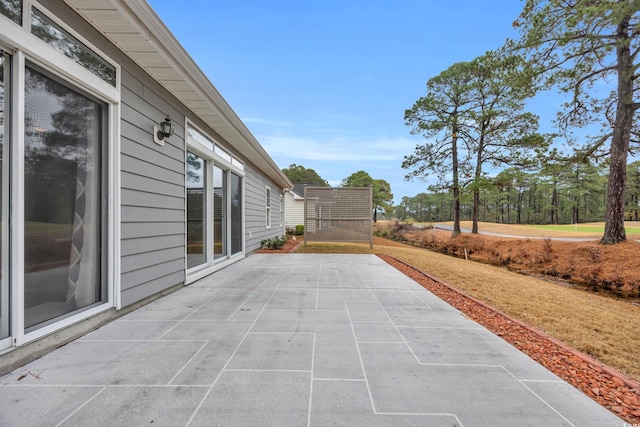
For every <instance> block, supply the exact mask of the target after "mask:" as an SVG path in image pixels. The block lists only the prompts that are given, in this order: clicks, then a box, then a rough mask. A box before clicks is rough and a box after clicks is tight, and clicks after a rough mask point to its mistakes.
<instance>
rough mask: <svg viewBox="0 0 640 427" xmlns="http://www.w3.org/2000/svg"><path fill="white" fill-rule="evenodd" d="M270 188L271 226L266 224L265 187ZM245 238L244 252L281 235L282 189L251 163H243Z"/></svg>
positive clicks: (282, 232) (248, 251) (282, 231)
mask: <svg viewBox="0 0 640 427" xmlns="http://www.w3.org/2000/svg"><path fill="white" fill-rule="evenodd" d="M267 185H268V186H269V187H270V188H271V228H267V226H266V207H265V187H266V186H267ZM244 187H245V211H244V212H245V238H246V252H247V253H250V252H253V251H255V250H256V249H258V248H260V242H261V241H262V240H264V239H268V238H271V237H274V236H282V235H283V234H284V227H281V226H280V205H279V203H280V195H281V194H282V189H281V188H279V187H278V186H277V185H276V184H274V183H273V182H272V181H271V180H270V179H268V178H267V177H265V176H264V175H263V174H261V173H260V172H259V171H257V170H256V169H255V168H254V167H253V165H251V164H248V165H245V184H244Z"/></svg>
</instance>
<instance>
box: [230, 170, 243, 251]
mask: <svg viewBox="0 0 640 427" xmlns="http://www.w3.org/2000/svg"><path fill="white" fill-rule="evenodd" d="M230 175H231V180H230V181H231V185H230V187H231V188H230V193H231V254H237V253H238V252H242V241H243V232H242V178H241V177H240V176H238V175H236V174H235V173H231V174H230Z"/></svg>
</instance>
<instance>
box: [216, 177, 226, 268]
mask: <svg viewBox="0 0 640 427" xmlns="http://www.w3.org/2000/svg"><path fill="white" fill-rule="evenodd" d="M226 188H227V172H226V171H224V170H222V169H220V168H219V167H217V166H214V167H213V257H214V259H218V258H221V257H224V256H226V255H227V197H226Z"/></svg>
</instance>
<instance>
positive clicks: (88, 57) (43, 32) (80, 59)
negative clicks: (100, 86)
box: [31, 7, 116, 86]
mask: <svg viewBox="0 0 640 427" xmlns="http://www.w3.org/2000/svg"><path fill="white" fill-rule="evenodd" d="M31 33H32V34H33V35H35V36H36V37H38V38H39V39H40V40H42V41H44V42H45V43H47V44H49V45H50V46H52V47H54V48H55V49H57V50H58V51H59V52H61V53H62V54H64V55H65V56H67V57H69V58H71V59H73V60H74V61H75V62H77V63H78V64H80V65H82V66H83V67H85V68H86V69H87V70H89V71H91V72H92V73H93V74H95V75H96V76H98V77H100V78H101V79H102V80H104V81H105V82H107V83H109V84H111V85H112V86H115V85H116V68H115V67H114V66H113V65H111V64H109V63H108V62H107V61H105V60H104V59H102V58H101V57H100V56H99V55H98V54H97V53H95V52H94V51H93V50H91V49H89V48H88V47H87V46H85V45H84V44H83V43H82V42H81V41H80V40H78V39H77V38H75V37H74V36H72V35H71V34H69V33H68V32H67V31H65V30H64V29H63V28H62V27H60V26H59V25H58V24H56V23H55V22H53V21H52V20H51V19H49V18H48V17H47V16H46V15H45V14H43V13H42V12H40V11H39V10H38V9H36V8H35V7H32V8H31Z"/></svg>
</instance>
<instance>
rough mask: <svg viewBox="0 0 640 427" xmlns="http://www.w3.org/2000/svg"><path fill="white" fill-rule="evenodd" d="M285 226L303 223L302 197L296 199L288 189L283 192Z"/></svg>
mask: <svg viewBox="0 0 640 427" xmlns="http://www.w3.org/2000/svg"><path fill="white" fill-rule="evenodd" d="M284 206H285V221H284V222H285V226H286V227H295V226H296V225H298V224H300V225H304V199H296V198H294V196H293V194H292V193H291V192H289V191H287V192H285V199H284Z"/></svg>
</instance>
